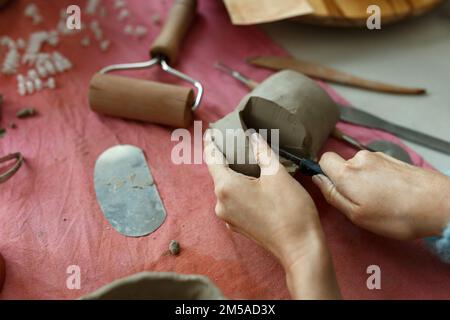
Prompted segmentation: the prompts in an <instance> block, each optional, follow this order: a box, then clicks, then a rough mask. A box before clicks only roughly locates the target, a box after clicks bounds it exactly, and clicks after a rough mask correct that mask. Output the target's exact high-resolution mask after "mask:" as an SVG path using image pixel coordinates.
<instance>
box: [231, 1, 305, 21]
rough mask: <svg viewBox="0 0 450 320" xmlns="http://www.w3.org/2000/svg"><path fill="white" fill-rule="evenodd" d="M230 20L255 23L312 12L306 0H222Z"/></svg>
mask: <svg viewBox="0 0 450 320" xmlns="http://www.w3.org/2000/svg"><path fill="white" fill-rule="evenodd" d="M224 3H225V6H226V8H227V10H228V14H229V15H230V18H231V22H232V23H233V24H238V25H246V24H257V23H265V22H271V21H277V20H282V19H288V18H292V17H297V16H302V15H305V14H310V13H313V12H314V10H313V8H312V7H311V6H310V4H309V2H308V1H307V0H224Z"/></svg>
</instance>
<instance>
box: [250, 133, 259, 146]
mask: <svg viewBox="0 0 450 320" xmlns="http://www.w3.org/2000/svg"><path fill="white" fill-rule="evenodd" d="M250 139H251V141H252V143H254V144H257V143H258V141H259V135H258V133H256V132H255V133H252V135H251V136H250Z"/></svg>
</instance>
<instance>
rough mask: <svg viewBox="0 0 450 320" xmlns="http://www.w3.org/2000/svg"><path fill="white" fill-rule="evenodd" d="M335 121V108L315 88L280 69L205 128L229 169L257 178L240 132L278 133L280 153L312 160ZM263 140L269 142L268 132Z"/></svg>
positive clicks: (246, 137) (295, 75) (243, 136)
mask: <svg viewBox="0 0 450 320" xmlns="http://www.w3.org/2000/svg"><path fill="white" fill-rule="evenodd" d="M338 120H339V109H338V108H337V106H336V104H335V103H334V102H333V100H332V99H331V98H330V97H329V95H328V94H327V93H326V92H325V91H324V90H323V89H322V88H321V87H320V86H318V85H317V84H316V83H315V82H314V81H313V80H311V79H310V78H308V77H306V76H304V75H302V74H300V73H298V72H294V71H289V70H285V71H281V72H278V73H276V74H274V75H272V76H271V77H269V78H268V79H266V80H265V81H264V82H262V83H261V84H260V85H259V86H258V87H257V88H255V89H254V90H253V91H252V92H250V93H249V94H248V95H246V96H245V97H244V98H243V99H242V100H241V102H240V103H239V105H238V106H237V108H236V109H235V110H234V111H233V112H231V113H230V114H228V115H226V116H225V117H224V118H222V119H220V120H219V121H217V122H215V123H212V124H211V125H210V126H211V128H213V129H217V130H213V132H212V136H213V138H214V141H215V143H216V144H217V146H218V148H219V149H220V150H221V151H222V152H223V153H224V154H225V156H226V158H227V160H228V162H229V164H230V167H231V168H232V169H233V170H235V171H237V172H240V173H242V174H245V175H249V176H253V177H258V176H259V173H260V172H259V171H260V170H259V166H258V165H257V164H256V161H255V159H254V156H253V153H252V151H251V145H250V141H249V138H248V136H247V135H246V134H245V131H246V130H248V129H254V130H256V131H259V130H261V129H279V147H280V148H283V149H285V150H286V151H288V152H290V153H292V154H294V155H296V156H298V157H301V158H307V159H314V158H316V156H317V154H318V152H319V150H320V148H321V147H322V145H323V144H324V142H325V141H326V139H327V138H328V136H329V134H330V133H331V131H332V130H333V128H334V126H335V125H336V123H337V121H338ZM269 131H270V130H269ZM219 132H220V133H221V134H219ZM267 139H268V142H269V143H270V142H271V141H270V133H269V134H268V137H267ZM227 146H231V147H228V148H227ZM239 160H241V161H239Z"/></svg>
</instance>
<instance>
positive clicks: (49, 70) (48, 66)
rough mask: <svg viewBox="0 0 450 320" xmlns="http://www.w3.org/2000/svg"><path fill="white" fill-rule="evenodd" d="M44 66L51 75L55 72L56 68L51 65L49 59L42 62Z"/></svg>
mask: <svg viewBox="0 0 450 320" xmlns="http://www.w3.org/2000/svg"><path fill="white" fill-rule="evenodd" d="M44 66H45V70H47V72H48V73H49V74H51V75H54V74H56V70H55V66H54V65H53V63H51V61H50V60H46V61H45V63H44Z"/></svg>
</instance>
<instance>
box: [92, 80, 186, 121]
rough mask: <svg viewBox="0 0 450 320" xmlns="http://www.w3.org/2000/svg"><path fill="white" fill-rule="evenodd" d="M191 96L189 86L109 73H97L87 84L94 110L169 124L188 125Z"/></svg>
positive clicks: (116, 115) (127, 117) (111, 114)
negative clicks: (88, 84)
mask: <svg viewBox="0 0 450 320" xmlns="http://www.w3.org/2000/svg"><path fill="white" fill-rule="evenodd" d="M193 99H194V91H193V89H191V88H187V87H181V86H175V85H171V84H163V83H158V82H153V81H147V80H141V79H133V78H129V77H123V76H117V75H110V74H96V75H95V76H94V77H93V78H92V80H91V84H90V86H89V102H90V106H91V109H92V110H93V111H95V112H98V113H101V114H105V115H109V116H115V117H120V118H126V119H132V120H139V121H145V122H152V123H157V124H162V125H168V126H172V127H181V128H187V127H189V126H190V124H191V123H192V110H191V107H192V104H193V101H194V100H193Z"/></svg>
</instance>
